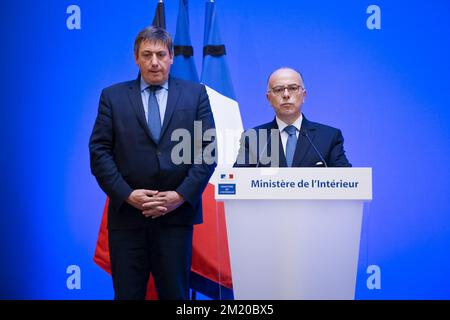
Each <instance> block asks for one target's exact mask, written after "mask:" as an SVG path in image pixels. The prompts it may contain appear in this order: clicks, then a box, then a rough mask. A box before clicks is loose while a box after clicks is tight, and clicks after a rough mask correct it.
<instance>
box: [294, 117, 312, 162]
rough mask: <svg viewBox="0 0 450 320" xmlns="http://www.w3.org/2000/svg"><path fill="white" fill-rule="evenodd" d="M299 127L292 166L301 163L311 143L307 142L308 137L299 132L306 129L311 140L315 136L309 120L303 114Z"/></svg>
mask: <svg viewBox="0 0 450 320" xmlns="http://www.w3.org/2000/svg"><path fill="white" fill-rule="evenodd" d="M300 129H301V131H300V133H299V135H298V139H297V145H296V147H295V153H294V160H293V161H292V166H293V167H301V164H302V162H303V160H304V159H305V156H306V154H307V153H308V152H309V149H310V148H311V143H309V140H308V138H307V137H306V136H304V135H302V134H301V132H302V131H307V132H308V136H309V137H310V138H311V140H313V141H314V137H315V130H314V128H312V127H311V126H310V124H309V121H308V120H306V118H305V116H303V121H302V126H301V128H300Z"/></svg>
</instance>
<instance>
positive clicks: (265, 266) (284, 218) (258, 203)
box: [215, 168, 372, 300]
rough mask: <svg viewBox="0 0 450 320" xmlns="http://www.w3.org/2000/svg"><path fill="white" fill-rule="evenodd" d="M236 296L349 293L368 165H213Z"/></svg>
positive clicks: (368, 192) (367, 192)
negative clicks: (233, 166)
mask: <svg viewBox="0 0 450 320" xmlns="http://www.w3.org/2000/svg"><path fill="white" fill-rule="evenodd" d="M216 173H217V179H218V181H217V184H216V191H215V192H216V199H217V200H219V201H223V202H224V206H225V215H226V228H227V235H228V246H229V252H230V261H231V273H232V277H233V290H234V297H235V299H295V300H297V299H354V298H355V286H356V274H357V266H358V255H359V245H360V236H361V224H362V218H363V203H364V202H365V201H370V200H371V199H372V169H371V168H231V169H230V168H225V169H221V168H218V169H217V171H216Z"/></svg>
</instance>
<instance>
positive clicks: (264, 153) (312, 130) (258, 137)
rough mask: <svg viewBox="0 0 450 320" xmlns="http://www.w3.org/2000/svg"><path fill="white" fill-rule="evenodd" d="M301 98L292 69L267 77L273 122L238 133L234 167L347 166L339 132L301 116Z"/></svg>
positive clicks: (297, 75) (302, 89)
mask: <svg viewBox="0 0 450 320" xmlns="http://www.w3.org/2000/svg"><path fill="white" fill-rule="evenodd" d="M305 96H306V90H305V85H304V82H303V77H302V75H301V74H300V73H299V72H297V71H296V70H294V69H291V68H280V69H277V70H275V71H274V72H273V73H272V74H271V75H270V76H269V79H268V83H267V93H266V97H267V100H268V101H269V103H270V105H271V106H272V108H273V109H274V111H275V119H274V120H273V121H271V122H269V123H266V124H263V125H260V126H258V127H256V128H254V129H250V130H247V131H246V132H244V133H243V134H242V137H241V146H240V150H239V154H238V157H237V160H236V163H235V167H351V164H350V163H349V161H348V160H347V157H346V156H345V151H344V138H343V136H342V133H341V131H340V130H339V129H335V128H332V127H329V126H326V125H323V124H319V123H315V122H311V121H309V120H307V119H306V117H305V116H304V115H303V114H302V105H303V103H304V101H305Z"/></svg>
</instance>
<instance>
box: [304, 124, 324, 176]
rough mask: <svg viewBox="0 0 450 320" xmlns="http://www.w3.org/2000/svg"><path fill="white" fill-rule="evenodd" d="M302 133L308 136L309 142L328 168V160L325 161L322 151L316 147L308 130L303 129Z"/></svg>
mask: <svg viewBox="0 0 450 320" xmlns="http://www.w3.org/2000/svg"><path fill="white" fill-rule="evenodd" d="M301 135H302V136H304V137H306V138H307V139H308V141H309V143H310V144H311V146H312V147H313V148H314V150H315V151H316V153H317V155H318V156H319V158H320V160H322V162H323V164H324V165H325V167H326V168H328V165H327V162H326V161H325V159H324V158H323V157H322V154H321V153H320V151H319V150H318V149H317V148H316V146H315V145H314V143H313V142H312V140H311V138H310V137H309V135H308V132H307V131H306V130H302V131H301Z"/></svg>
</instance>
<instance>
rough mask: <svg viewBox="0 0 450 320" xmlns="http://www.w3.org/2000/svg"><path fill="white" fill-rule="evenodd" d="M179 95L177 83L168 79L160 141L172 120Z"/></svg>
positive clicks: (179, 89)
mask: <svg viewBox="0 0 450 320" xmlns="http://www.w3.org/2000/svg"><path fill="white" fill-rule="evenodd" d="M180 94H181V87H180V85H179V83H178V81H177V80H176V79H173V78H169V92H168V96H167V106H166V113H165V115H164V123H163V125H162V128H161V136H160V140H161V139H162V137H163V135H164V133H165V132H166V130H167V127H168V126H169V122H170V119H171V118H172V115H173V112H174V110H175V107H176V105H177V103H178V98H179V97H180Z"/></svg>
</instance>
